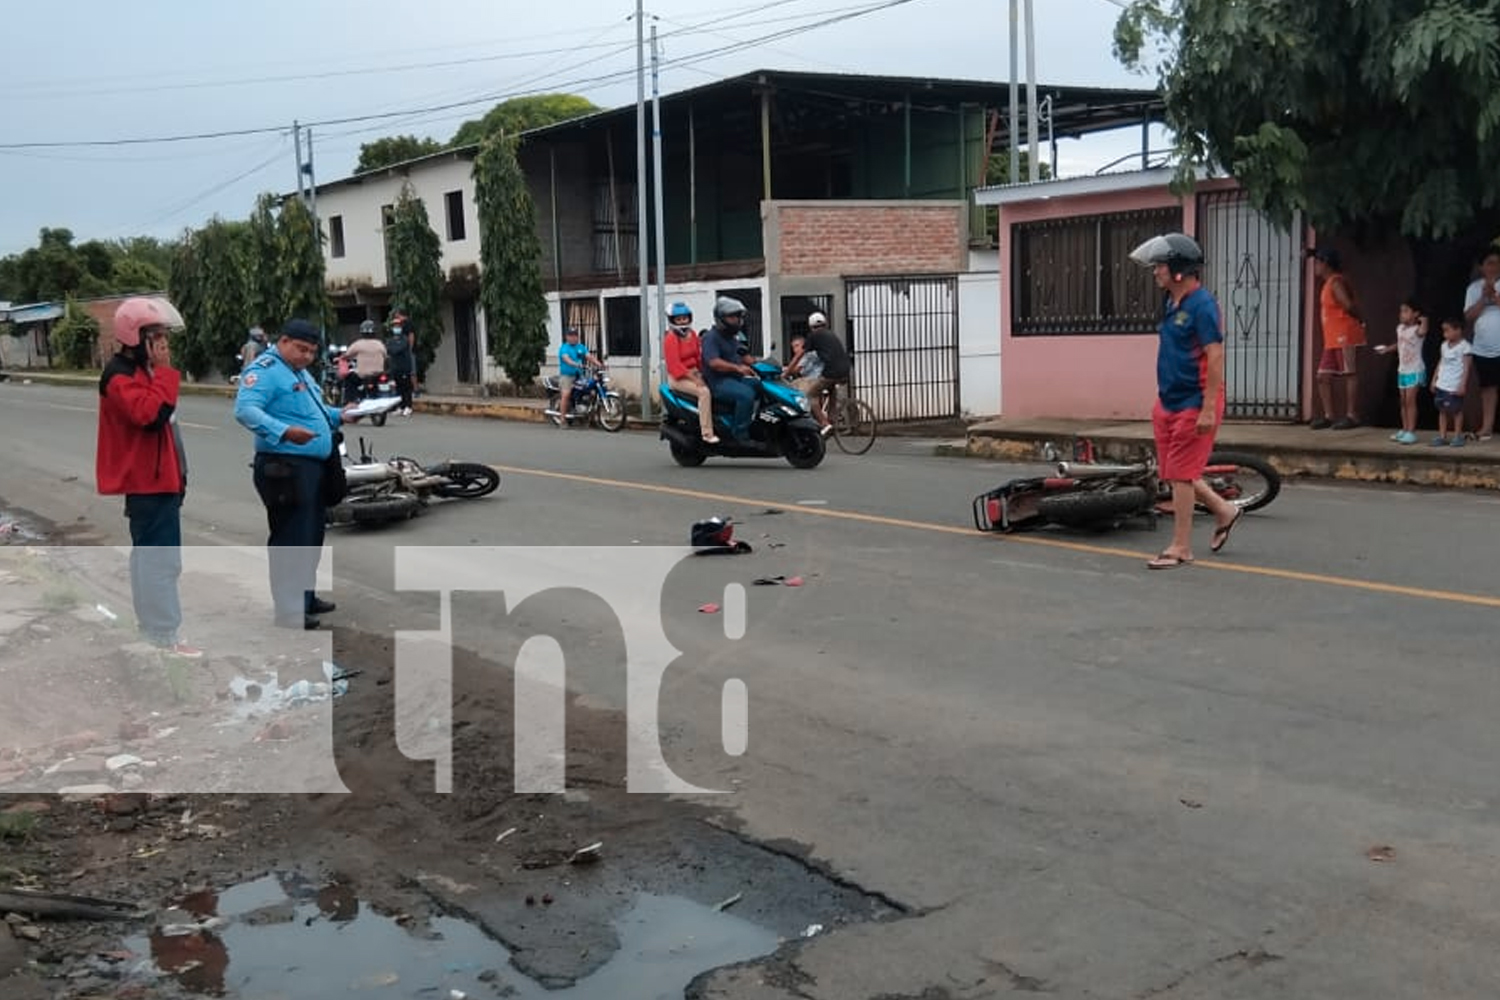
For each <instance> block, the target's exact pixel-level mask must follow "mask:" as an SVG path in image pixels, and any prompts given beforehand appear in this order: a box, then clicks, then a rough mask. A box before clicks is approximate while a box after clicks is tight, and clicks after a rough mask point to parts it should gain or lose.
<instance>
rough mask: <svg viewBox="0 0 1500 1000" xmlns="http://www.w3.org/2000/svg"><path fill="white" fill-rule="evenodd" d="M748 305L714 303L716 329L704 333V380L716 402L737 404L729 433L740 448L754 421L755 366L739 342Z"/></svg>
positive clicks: (724, 301) (729, 301) (727, 300)
mask: <svg viewBox="0 0 1500 1000" xmlns="http://www.w3.org/2000/svg"><path fill="white" fill-rule="evenodd" d="M746 311H747V310H746V309H745V304H744V303H743V302H740V301H739V300H738V299H730V298H721V299H719V300H718V301H717V302H715V303H714V325H713V326H711V327H709V328H708V329H707V330H705V331H704V332H703V337H702V352H703V377H704V379H705V380H706V381H707V382H708V388H709V392H710V393H711V394H712V395H713V398H714V400H715V401H718V400H721V399H727V400H729V401H730V402H731V403H733V404H734V413H733V415H732V416H731V417H730V418H729V422H730V428H729V429H730V433H731V434H733V435H734V437H735V439H736V440H738V441H739V442H740V443H741V444H748V443H749V441H750V421H751V420H753V419H754V418H755V401H756V398H757V397H756V392H755V386H753V385H751V384H750V382H749V381H747V378H749V377H754V375H755V369H754V368H752V367H750V366H751V365H753V364H755V360H756V359H755V358H753V357H751V355H750V352H749V349H748V348H746V347H744V346H742V345H741V344H740V342H739V334H740V333H741V332H742V331H743V330H744V326H745V314H746Z"/></svg>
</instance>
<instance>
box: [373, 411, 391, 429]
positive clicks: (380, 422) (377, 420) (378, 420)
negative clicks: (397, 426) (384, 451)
mask: <svg viewBox="0 0 1500 1000" xmlns="http://www.w3.org/2000/svg"><path fill="white" fill-rule="evenodd" d="M388 416H390V414H389V413H372V414H370V423H372V424H374V425H375V426H376V427H384V426H385V418H386V417H388Z"/></svg>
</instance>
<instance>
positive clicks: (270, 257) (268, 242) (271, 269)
mask: <svg viewBox="0 0 1500 1000" xmlns="http://www.w3.org/2000/svg"><path fill="white" fill-rule="evenodd" d="M277 201H278V199H277V197H276V195H274V194H262V195H261V196H260V197H259V198H257V199H256V200H255V211H253V212H251V213H250V237H249V241H250V258H249V261H248V263H247V268H246V270H247V279H248V287H249V297H250V300H249V303H248V305H247V308H246V317H247V319H248V320H249V323H250V325H251V326H259V327H260V328H261V329H263V330H266V331H273V330H277V329H279V328H280V327H281V323H282V321H283V320H285V319H287V318H288V317H285V316H282V315H281V305H282V297H281V276H280V272H279V270H278V267H277V262H278V259H279V255H280V251H279V249H278V242H277V227H276V205H277Z"/></svg>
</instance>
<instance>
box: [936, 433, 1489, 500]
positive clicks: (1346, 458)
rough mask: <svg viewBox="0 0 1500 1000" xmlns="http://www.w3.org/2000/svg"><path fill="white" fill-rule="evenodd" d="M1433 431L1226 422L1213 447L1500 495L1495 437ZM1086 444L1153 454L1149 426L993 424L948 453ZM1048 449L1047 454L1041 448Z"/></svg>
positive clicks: (1114, 457) (1011, 457)
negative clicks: (1449, 441)
mask: <svg viewBox="0 0 1500 1000" xmlns="http://www.w3.org/2000/svg"><path fill="white" fill-rule="evenodd" d="M1435 434H1436V432H1435V431H1432V430H1428V431H1425V432H1420V438H1419V441H1420V443H1418V444H1414V445H1400V444H1396V443H1395V442H1394V441H1391V440H1390V435H1391V428H1389V427H1359V428H1356V429H1355V430H1350V431H1331V430H1322V431H1314V430H1310V429H1309V428H1308V427H1307V425H1306V424H1261V423H1234V422H1229V423H1226V424H1225V425H1224V427H1223V428H1222V429H1221V430H1220V432H1219V437H1218V442H1217V448H1218V449H1219V450H1221V451H1240V452H1246V453H1249V454H1252V455H1259V456H1263V457H1265V458H1267V459H1269V460H1270V461H1271V463H1272V464H1273V465H1274V466H1276V468H1277V469H1278V470H1280V471H1281V473H1282V474H1283V475H1285V476H1289V477H1290V476H1307V477H1314V478H1325V479H1344V480H1354V481H1359V482H1379V483H1402V484H1407V485H1415V486H1444V487H1457V488H1469V489H1488V490H1500V437H1496V438H1495V439H1493V440H1491V441H1485V442H1477V441H1469V442H1468V444H1467V445H1466V446H1465V447H1463V448H1451V447H1450V448H1434V447H1431V446H1430V445H1429V444H1428V442H1429V441H1431V440H1432V438H1433V437H1434V436H1435ZM1078 438H1088V439H1089V440H1090V441H1092V442H1093V444H1094V453H1095V457H1096V458H1097V459H1098V460H1100V461H1117V462H1120V461H1134V460H1136V459H1138V458H1140V457H1141V455H1142V454H1144V453H1145V452H1147V451H1149V450H1150V449H1151V448H1152V437H1151V424H1150V422H1149V421H1144V420H1142V421H1123V422H1122V421H1115V422H1110V421H1085V420H1023V419H1016V420H1004V419H1001V420H994V421H989V422H986V423H980V424H974V425H973V426H971V427H970V428H969V430H968V434H967V438H966V440H965V442H964V443H963V445H962V446H961V447H956V448H949V449H947V451H948V453H949V454H954V453H957V454H962V455H964V456H967V457H973V458H990V459H1001V460H1007V461H1038V460H1046V459H1047V457H1048V455H1049V454H1055V455H1056V457H1057V458H1071V457H1072V455H1073V442H1074V441H1075V440H1076V439H1078ZM1049 444H1050V446H1051V448H1050V450H1049V448H1048V445H1049Z"/></svg>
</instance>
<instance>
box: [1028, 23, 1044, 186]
mask: <svg viewBox="0 0 1500 1000" xmlns="http://www.w3.org/2000/svg"><path fill="white" fill-rule="evenodd" d="M1036 110H1037V109H1036V8H1035V7H1033V6H1032V0H1026V126H1027V131H1028V132H1029V136H1028V138H1029V139H1030V140H1031V156H1030V157H1029V161H1028V162H1029V165H1030V167H1031V179H1032V180H1033V181H1037V180H1040V179H1041V176H1042V174H1041V170H1042V150H1041V145H1040V142H1039V140H1038V138H1037V120H1036Z"/></svg>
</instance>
